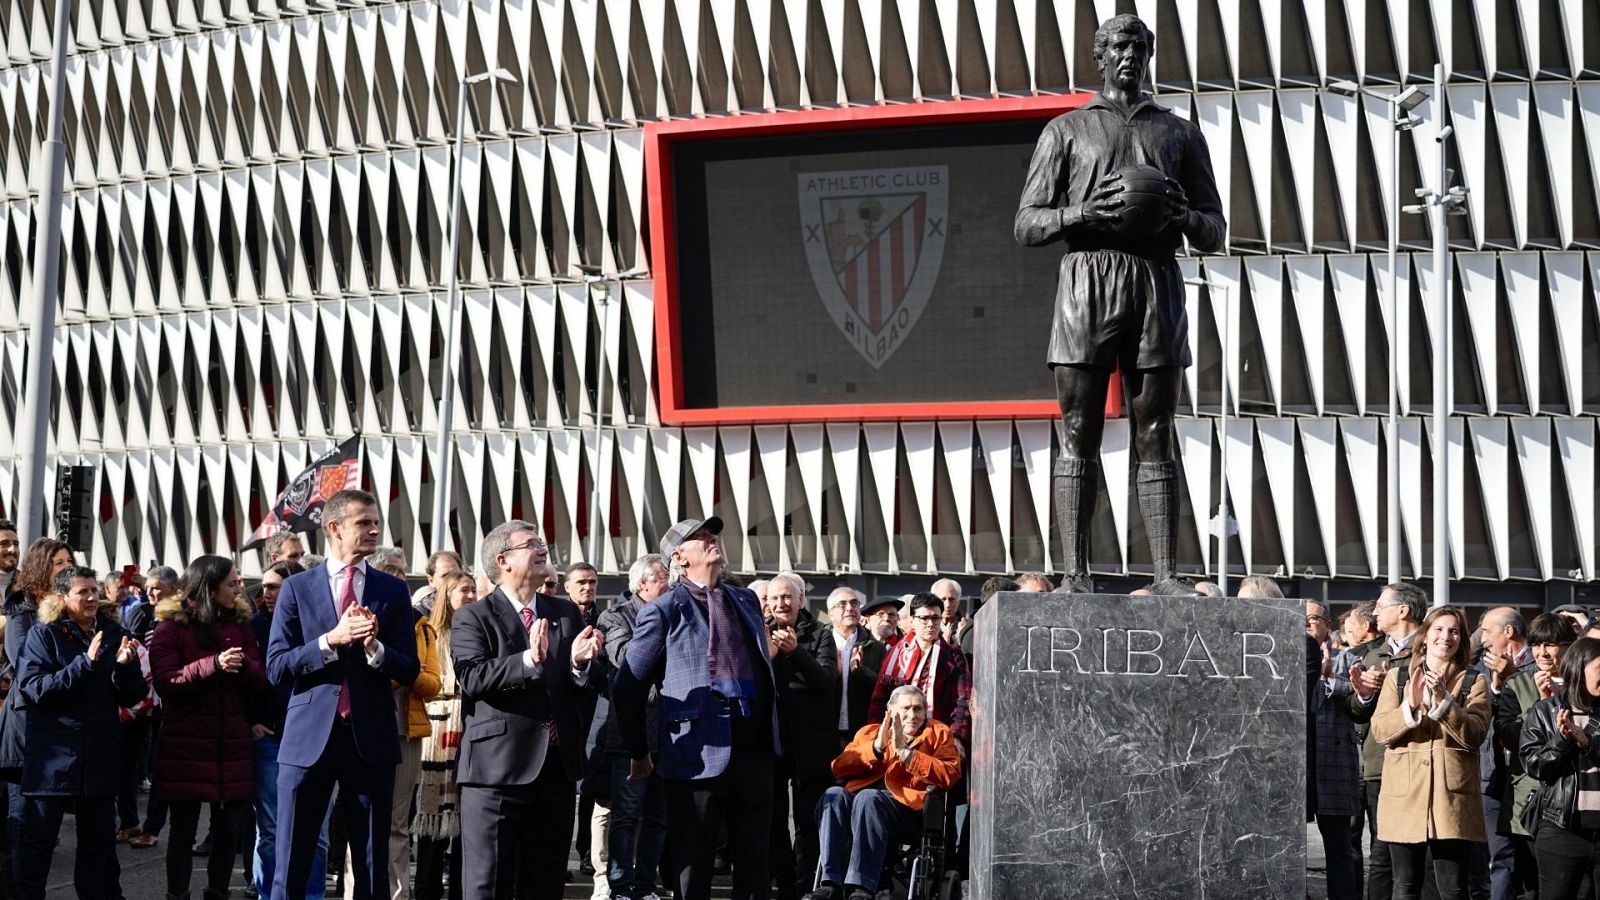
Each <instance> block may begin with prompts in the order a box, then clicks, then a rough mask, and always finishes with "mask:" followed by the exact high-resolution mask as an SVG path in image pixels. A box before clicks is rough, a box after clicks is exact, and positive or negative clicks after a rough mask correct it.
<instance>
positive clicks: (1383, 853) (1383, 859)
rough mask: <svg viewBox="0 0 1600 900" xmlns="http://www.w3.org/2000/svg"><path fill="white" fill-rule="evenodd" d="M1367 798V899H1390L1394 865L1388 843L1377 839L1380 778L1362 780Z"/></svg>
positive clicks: (1392, 890)
mask: <svg viewBox="0 0 1600 900" xmlns="http://www.w3.org/2000/svg"><path fill="white" fill-rule="evenodd" d="M1361 787H1362V788H1363V789H1364V792H1365V794H1366V800H1367V834H1368V836H1369V837H1370V838H1371V842H1370V843H1369V844H1368V845H1367V856H1368V857H1370V859H1371V862H1370V863H1368V864H1367V900H1390V898H1391V897H1393V896H1394V867H1393V862H1392V860H1391V859H1390V854H1389V844H1388V842H1386V841H1380V840H1378V793H1379V792H1380V791H1381V790H1382V789H1383V782H1382V781H1381V780H1375V781H1363V782H1362V783H1361Z"/></svg>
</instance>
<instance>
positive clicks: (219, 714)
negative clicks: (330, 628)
mask: <svg viewBox="0 0 1600 900" xmlns="http://www.w3.org/2000/svg"><path fill="white" fill-rule="evenodd" d="M246 609H247V608H246V607H245V606H244V605H243V602H242V601H241V602H240V606H239V607H237V608H235V609H233V610H229V611H226V612H223V613H220V614H219V615H218V616H217V620H218V621H216V622H215V623H214V626H215V629H216V633H217V640H216V642H215V645H214V646H207V647H201V646H200V641H199V633H200V632H199V626H197V625H196V624H195V623H194V622H193V621H192V618H193V610H192V609H190V608H189V607H187V606H186V605H184V604H183V602H182V601H180V600H164V601H162V602H161V604H160V605H158V606H157V607H156V619H157V625H156V630H155V634H154V636H152V637H151V638H150V673H151V676H152V677H153V678H154V680H155V686H156V693H157V694H159V695H161V739H160V741H159V742H158V743H157V745H156V759H155V764H154V766H153V768H152V772H151V782H152V783H153V784H154V785H156V786H157V787H158V788H159V789H160V790H161V792H162V793H163V794H164V795H165V797H166V799H168V800H178V801H201V802H208V803H217V802H226V801H229V800H248V799H251V798H253V797H255V795H256V771H255V748H254V740H253V738H252V735H251V733H250V726H251V725H252V724H253V723H254V721H255V715H256V713H255V710H256V708H257V700H258V698H259V696H260V695H261V694H262V693H263V692H264V691H265V690H266V689H267V673H266V668H265V667H264V666H263V665H262V664H261V649H260V647H258V646H257V644H256V635H255V632H254V631H253V630H251V628H250V623H249V617H248V614H247V612H246ZM209 643H210V642H208V644H209ZM228 647H240V648H243V650H244V668H242V669H240V670H239V671H238V672H237V673H234V674H231V675H230V674H228V673H226V672H224V671H222V669H221V668H220V667H218V666H217V654H218V653H220V652H221V651H222V650H224V649H226V648H228Z"/></svg>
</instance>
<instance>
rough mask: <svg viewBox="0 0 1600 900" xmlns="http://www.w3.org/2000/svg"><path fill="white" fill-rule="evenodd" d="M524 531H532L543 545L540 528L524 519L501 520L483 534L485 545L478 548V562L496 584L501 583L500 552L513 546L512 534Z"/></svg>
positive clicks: (534, 536)
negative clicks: (491, 529) (492, 528)
mask: <svg viewBox="0 0 1600 900" xmlns="http://www.w3.org/2000/svg"><path fill="white" fill-rule="evenodd" d="M523 531H529V532H532V533H533V539H534V540H535V541H538V542H539V544H540V545H541V546H543V544H544V538H542V537H540V536H539V529H538V528H536V527H534V524H533V523H532V522H526V521H523V520H522V519H511V520H510V521H507V522H501V523H500V524H499V525H496V526H495V527H494V530H493V531H490V532H489V533H488V534H486V535H484V536H483V546H482V547H481V548H479V550H478V562H479V563H480V564H481V565H482V566H483V573H484V574H485V575H487V576H489V580H490V581H492V582H494V583H495V584H499V583H500V562H499V556H500V554H502V553H504V552H506V549H507V548H509V547H510V546H511V536H512V535H514V534H517V533H519V532H523Z"/></svg>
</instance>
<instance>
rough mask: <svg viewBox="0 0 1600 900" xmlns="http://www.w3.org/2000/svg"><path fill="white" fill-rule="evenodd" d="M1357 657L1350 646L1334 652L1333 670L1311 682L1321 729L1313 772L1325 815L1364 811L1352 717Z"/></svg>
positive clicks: (1313, 705) (1318, 810) (1314, 717)
mask: <svg viewBox="0 0 1600 900" xmlns="http://www.w3.org/2000/svg"><path fill="white" fill-rule="evenodd" d="M1356 661H1357V660H1356V658H1355V656H1354V655H1353V654H1351V653H1350V652H1349V651H1348V650H1341V651H1339V652H1337V653H1335V654H1334V655H1333V674H1332V675H1331V676H1330V677H1329V678H1328V679H1327V680H1326V681H1324V680H1323V679H1321V678H1319V679H1317V680H1316V681H1314V682H1312V684H1311V697H1310V706H1311V716H1312V722H1313V723H1314V724H1315V726H1316V731H1317V750H1316V754H1317V755H1316V765H1317V770H1316V771H1315V772H1313V773H1312V777H1313V778H1314V779H1315V784H1316V790H1317V808H1316V809H1314V810H1312V812H1314V813H1317V814H1318V815H1324V816H1353V815H1357V814H1358V813H1360V812H1361V747H1360V745H1359V744H1357V743H1356V728H1355V723H1354V722H1353V721H1351V719H1350V711H1349V709H1348V707H1347V701H1348V700H1349V698H1350V693H1351V688H1350V666H1351V665H1352V664H1353V663H1355V662H1356Z"/></svg>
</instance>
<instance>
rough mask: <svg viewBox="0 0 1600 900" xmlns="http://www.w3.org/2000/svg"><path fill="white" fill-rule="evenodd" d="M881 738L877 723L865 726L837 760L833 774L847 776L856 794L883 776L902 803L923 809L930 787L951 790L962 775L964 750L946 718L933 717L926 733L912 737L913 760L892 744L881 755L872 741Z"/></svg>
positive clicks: (926, 728) (848, 783)
mask: <svg viewBox="0 0 1600 900" xmlns="http://www.w3.org/2000/svg"><path fill="white" fill-rule="evenodd" d="M877 739H878V726H877V725H866V726H863V727H862V729H861V730H860V731H858V732H856V736H855V738H854V739H852V740H851V741H850V745H849V746H848V747H845V748H844V752H843V753H840V754H839V756H838V758H837V759H835V760H834V761H833V777H835V778H838V779H841V780H843V781H844V782H845V789H846V790H848V791H850V792H851V793H852V794H853V793H855V792H856V791H859V790H862V789H863V788H869V787H872V786H873V785H874V784H876V783H877V782H878V781H879V780H880V779H881V780H882V781H883V786H884V787H885V788H887V789H888V791H889V794H890V796H892V797H894V799H895V800H897V801H899V802H900V804H901V805H903V806H907V807H910V808H911V809H915V810H921V809H922V801H923V794H925V793H926V792H927V790H928V788H930V787H936V788H939V789H941V790H946V791H948V790H950V788H951V787H952V786H954V785H955V783H956V781H957V780H959V779H960V778H961V754H960V753H959V752H957V751H956V739H955V736H954V735H952V734H951V733H950V727H949V726H947V725H945V724H944V723H943V722H935V721H934V720H932V719H929V720H928V722H927V724H926V725H924V726H922V733H921V734H919V735H917V736H916V738H915V739H913V740H912V741H911V762H910V763H909V764H907V763H903V762H901V761H900V755H899V754H898V753H895V752H894V749H893V746H892V745H891V746H890V748H889V749H887V750H885V751H884V753H883V756H881V757H880V756H879V755H878V754H877V751H875V750H873V749H872V742H873V741H875V740H877Z"/></svg>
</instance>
